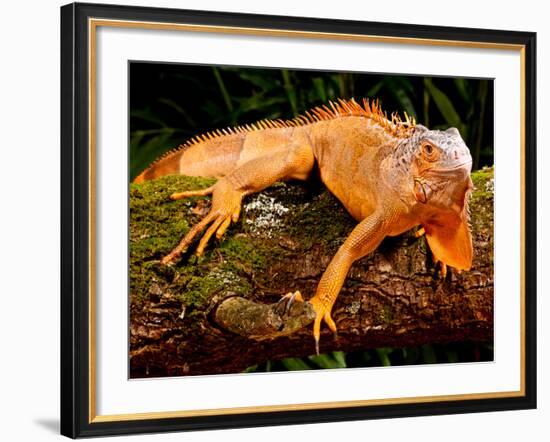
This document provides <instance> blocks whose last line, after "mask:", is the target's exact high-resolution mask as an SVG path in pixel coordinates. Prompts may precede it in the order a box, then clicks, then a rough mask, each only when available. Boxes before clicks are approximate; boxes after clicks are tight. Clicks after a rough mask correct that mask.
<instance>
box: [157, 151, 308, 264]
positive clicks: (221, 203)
mask: <svg viewBox="0 0 550 442" xmlns="http://www.w3.org/2000/svg"><path fill="white" fill-rule="evenodd" d="M314 161H315V160H314V157H313V152H312V150H311V147H310V146H309V145H304V144H302V145H291V146H290V147H289V148H288V149H286V150H282V149H281V150H278V151H275V152H273V153H272V154H270V155H265V156H262V157H259V158H255V159H252V160H250V161H248V162H246V163H244V164H243V165H242V166H240V167H238V168H237V169H235V170H234V171H232V172H231V173H229V174H228V175H226V176H225V177H223V178H221V179H220V180H218V182H217V183H216V184H214V185H213V186H211V187H209V188H208V189H204V190H197V191H188V192H180V193H175V194H172V195H171V198H172V199H174V200H176V199H181V198H187V197H191V196H206V195H209V194H212V207H211V209H210V212H209V213H208V214H207V215H206V216H205V217H204V218H203V219H202V220H201V221H200V222H199V223H198V224H197V225H195V226H194V227H193V228H192V229H191V230H190V231H189V232H188V233H187V235H185V237H184V238H183V239H182V240H181V241H180V242H179V244H178V245H177V246H176V247H175V248H174V249H173V250H172V251H171V252H170V253H169V254H168V255H166V256H165V257H164V258H163V259H162V260H161V262H162V263H163V264H170V263H172V262H174V261H176V260H177V259H178V258H179V257H180V256H181V255H182V254H183V253H184V252H185V251H186V250H187V249H188V247H189V246H190V245H191V243H192V242H193V240H194V238H195V237H196V236H197V235H198V234H200V233H201V232H202V231H203V230H204V229H205V228H206V227H207V226H208V230H207V231H206V233H205V234H204V235H203V237H202V238H201V241H200V243H199V245H198V247H197V250H196V254H197V255H198V256H200V255H201V254H202V253H203V252H204V249H205V247H206V246H207V244H208V241H209V240H210V238H211V237H212V235H213V234H214V233H216V237H217V238H218V239H219V238H221V237H222V236H223V234H224V233H225V231H226V230H227V228H228V227H229V225H230V224H231V222H236V221H237V220H238V219H239V215H240V212H241V204H242V200H243V198H244V197H245V196H246V195H249V194H251V193H255V192H259V191H261V190H263V189H265V188H266V187H268V186H270V185H271V184H273V183H275V182H276V181H279V180H285V179H306V178H307V177H308V176H309V173H310V172H311V170H312V168H313V165H314Z"/></svg>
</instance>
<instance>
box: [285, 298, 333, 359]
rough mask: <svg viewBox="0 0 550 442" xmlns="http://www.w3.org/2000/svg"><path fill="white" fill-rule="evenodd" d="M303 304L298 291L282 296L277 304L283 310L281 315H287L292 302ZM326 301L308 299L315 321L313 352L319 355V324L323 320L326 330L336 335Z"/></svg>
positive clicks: (329, 306)
mask: <svg viewBox="0 0 550 442" xmlns="http://www.w3.org/2000/svg"><path fill="white" fill-rule="evenodd" d="M296 301H298V302H305V301H304V298H303V297H302V294H301V293H300V292H299V291H296V292H290V293H287V294H286V295H284V296H283V297H282V298H281V300H280V301H279V304H280V305H281V307H282V308H283V313H282V314H287V313H288V312H289V311H290V308H291V307H292V304H293V303H294V302H296ZM327 301H328V300H325V299H323V298H322V297H321V296H319V295H315V296H314V297H313V298H311V299H309V300H308V301H307V302H309V303H310V304H311V305H312V306H313V310H314V311H315V320H314V322H313V338H314V339H315V352H316V354H319V339H320V338H321V322H322V321H323V320H324V321H325V322H326V323H327V325H328V328H330V329H331V330H332V332H333V333H337V332H338V330H337V328H336V323H335V322H334V320H333V319H332V316H331V315H330V312H331V310H332V303H330V302H327Z"/></svg>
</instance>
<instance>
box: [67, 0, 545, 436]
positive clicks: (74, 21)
mask: <svg viewBox="0 0 550 442" xmlns="http://www.w3.org/2000/svg"><path fill="white" fill-rule="evenodd" d="M92 17H93V18H103V19H116V20H132V21H146V22H160V23H187V24H196V25H210V26H231V27H240V28H256V29H279V30H292V31H306V32H316V33H335V34H354V35H370V36H373V35H374V36H390V37H399V38H416V39H418V38H420V39H429V40H446V41H455V42H476V43H489V44H509V45H519V46H522V48H523V49H522V50H523V51H524V87H525V89H524V91H525V95H524V103H525V109H524V116H525V127H524V134H525V137H524V144H525V154H524V164H525V170H524V177H525V183H524V184H525V189H524V191H525V192H524V195H525V204H524V207H525V213H524V220H525V225H524V232H525V238H524V240H525V256H524V269H525V272H524V279H525V280H524V281H523V283H524V291H525V303H524V305H525V311H524V313H525V317H524V321H525V342H524V347H523V348H524V358H525V361H524V362H525V364H524V375H525V379H524V393H525V394H524V395H523V396H516V397H495V398H482V399H472V400H453V401H438V402H437V403H435V402H424V403H409V404H407V403H405V404H391V405H372V406H364V407H363V406H354V407H335V408H323V409H317V410H288V411H273V412H257V413H246V414H224V415H217V416H195V417H166V418H158V419H155V418H151V419H139V420H119V421H116V420H115V421H106V422H104V421H94V420H93V419H92V418H91V413H90V407H91V405H90V390H89V386H90V374H89V370H88V368H89V364H90V353H89V351H90V345H89V333H90V310H89V309H90V306H89V295H90V293H89V282H90V281H89V278H90V272H89V265H90V262H89V256H90V244H89V239H88V231H89V226H90V213H89V201H90V187H89V179H88V171H89V166H90V157H89V151H88V139H89V135H90V134H89V125H88V121H89V83H88V80H89V78H88V68H89V65H88V63H89V44H88V43H89V40H88V39H89V27H88V19H89V18H92ZM536 193H537V187H536V34H535V33H532V32H512V31H501V30H488V29H468V28H449V27H440V26H421V25H408V24H394V23H375V22H359V21H343V20H327V19H313V18H301V17H283V16H267V15H252V14H235V13H221V12H206V11H191V10H179V9H166V8H148V7H133V6H117V5H98V4H97V5H96V4H78V3H73V4H69V5H66V6H63V7H62V8H61V433H62V434H63V435H65V436H68V437H71V438H76V437H88V436H104V435H116V434H136V433H145V432H167V431H183V430H200V429H221V428H239V427H251V426H266V425H286V424H298V423H315V422H331V421H346V420H358V419H376V418H390V417H406V416H426V415H439V414H451V413H475V412H483V411H497V410H517V409H529V408H536V267H537V266H536V260H537V257H536Z"/></svg>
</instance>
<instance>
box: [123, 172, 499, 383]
mask: <svg viewBox="0 0 550 442" xmlns="http://www.w3.org/2000/svg"><path fill="white" fill-rule="evenodd" d="M492 177H493V171H492V169H484V170H482V171H479V172H476V173H474V174H473V180H474V184H475V186H476V189H475V190H474V192H473V194H472V197H471V201H470V211H471V224H472V233H473V241H474V262H473V267H472V269H471V270H470V271H468V272H463V273H461V274H458V273H457V272H455V271H454V270H453V269H449V271H448V273H447V275H446V277H444V278H443V277H442V275H441V272H440V269H439V267H438V266H437V265H435V264H434V262H433V260H432V257H431V255H430V253H429V250H428V248H427V245H426V243H425V239H424V238H416V237H415V235H414V233H413V232H409V233H406V234H404V235H401V236H398V237H393V238H387V239H386V240H385V241H384V242H383V243H382V245H381V246H380V247H379V248H378V249H377V250H376V252H374V253H373V254H371V255H369V256H367V257H365V258H364V259H362V260H360V261H358V262H356V263H355V264H354V265H353V267H352V269H351V271H350V273H349V275H348V277H347V279H346V283H345V285H344V287H343V289H342V291H341V293H340V295H339V297H338V299H337V301H336V304H335V305H334V309H333V318H334V320H335V321H336V323H337V326H338V335H337V336H334V335H333V334H332V333H331V332H330V331H329V330H328V329H327V328H326V327H323V330H322V335H321V352H322V353H323V352H327V351H333V350H341V351H346V352H348V351H354V350H359V349H361V350H363V349H370V348H378V347H387V346H391V347H405V346H413V345H422V344H426V343H432V344H433V343H445V342H461V341H466V340H469V341H471V340H473V341H480V342H492V339H493V189H492ZM208 184H209V182H208V181H207V180H204V181H200V180H197V179H191V178H187V177H167V178H163V179H160V180H156V181H154V182H147V183H144V184H141V185H132V187H131V198H130V207H131V211H130V215H131V222H130V371H131V377H148V376H172V375H174V376H175V375H179V376H181V375H198V374H213V373H235V372H242V371H243V370H244V369H246V368H247V367H249V366H252V365H255V364H259V363H262V362H264V361H266V360H275V359H282V358H286V357H303V356H307V355H311V354H313V353H314V351H315V350H314V343H313V337H312V330H311V326H310V323H311V321H312V318H313V315H312V310H311V307H310V305H309V304H308V303H301V302H294V303H292V304H290V306H289V305H288V304H286V303H284V302H278V301H279V300H280V298H281V296H282V295H284V294H286V293H288V292H293V291H296V290H299V291H300V292H301V293H302V294H303V295H304V297H305V298H309V297H310V296H312V295H313V294H314V292H315V287H316V285H317V283H318V281H319V279H320V277H321V275H322V273H323V271H324V269H325V268H326V266H327V264H328V262H329V261H330V259H331V258H332V256H333V255H334V253H335V252H336V250H337V249H338V247H339V245H340V244H341V243H342V242H343V240H344V239H345V237H346V236H347V234H348V233H349V232H350V231H351V229H352V228H353V226H354V225H355V224H356V223H355V221H354V220H353V219H351V217H350V216H349V215H348V214H347V213H346V212H345V210H344V209H343V208H342V206H341V205H340V204H339V202H338V201H337V200H336V199H335V198H334V197H333V196H332V195H330V194H329V193H328V192H327V191H326V190H324V189H320V188H314V189H311V188H308V187H306V186H304V185H303V184H285V185H277V186H274V187H272V188H270V189H267V190H266V191H264V192H262V193H261V194H259V195H255V196H251V197H250V198H249V199H247V200H246V201H245V205H244V209H243V214H242V216H241V218H242V220H241V221H240V222H239V223H238V224H237V225H236V226H233V227H232V228H231V229H230V230H229V231H228V232H227V234H226V238H225V239H224V240H223V241H222V242H221V243H213V244H211V245H210V247H209V249H208V250H207V252H206V254H205V257H204V258H200V259H196V258H195V257H192V256H189V255H188V256H185V257H184V258H183V259H182V261H181V262H180V263H178V264H177V265H176V266H173V267H166V266H162V265H160V263H159V262H158V261H159V258H160V257H161V256H163V255H164V254H165V253H166V252H167V251H169V250H170V249H171V247H173V245H175V244H176V243H177V242H178V241H179V239H180V238H181V235H182V234H184V233H185V232H186V231H187V229H188V227H189V225H192V224H194V223H195V222H197V220H198V219H200V216H202V215H203V214H204V213H205V212H206V211H207V210H208V204H209V202H208V200H207V199H194V200H189V201H183V202H178V203H175V202H170V201H169V200H168V198H167V196H168V195H169V194H170V193H171V192H172V191H181V190H184V189H187V188H196V187H197V185H200V186H206V185H208ZM187 222H189V224H187Z"/></svg>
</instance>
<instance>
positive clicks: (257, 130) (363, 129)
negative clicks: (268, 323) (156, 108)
mask: <svg viewBox="0 0 550 442" xmlns="http://www.w3.org/2000/svg"><path fill="white" fill-rule="evenodd" d="M471 165H472V157H471V155H470V151H469V149H468V147H467V146H466V144H465V143H464V141H463V140H462V138H461V136H460V134H459V132H458V130H457V129H455V128H449V129H447V130H445V131H439V130H428V129H427V128H426V127H424V126H422V125H420V124H416V122H415V121H414V119H412V118H409V117H408V116H407V114H405V119H404V120H403V119H401V118H400V117H399V116H398V115H397V114H395V113H394V114H392V115H391V116H390V117H388V116H387V114H386V113H385V112H383V111H382V110H381V107H380V105H379V102H378V101H369V100H366V99H364V100H363V101H362V102H361V104H360V103H358V102H357V101H355V100H354V99H350V100H342V99H340V100H338V101H337V102H329V104H328V106H327V105H323V106H320V107H316V108H314V109H312V110H310V111H308V112H306V113H305V114H304V115H300V116H297V117H295V118H294V119H292V120H262V121H259V122H257V123H254V124H252V125H246V126H238V127H234V128H228V129H222V130H216V131H214V132H210V133H205V134H202V135H198V136H196V137H195V138H193V139H191V140H189V141H188V142H187V143H185V144H183V145H182V146H180V147H179V148H177V149H175V150H173V151H171V152H169V153H168V154H166V155H164V156H162V157H161V158H159V159H158V160H157V161H155V162H154V163H153V164H151V165H150V166H149V167H148V168H147V169H146V170H145V171H143V172H142V173H141V174H140V175H139V176H138V177H137V178H136V179H135V180H134V182H135V183H140V182H142V181H145V180H150V179H154V178H158V177H161V176H164V175H169V174H182V175H188V176H202V177H213V178H217V182H216V183H215V184H214V185H212V186H211V187H209V188H207V189H203V190H196V191H187V192H180V193H174V194H172V195H171V199H172V200H178V199H182V198H188V197H193V196H206V195H212V206H211V208H210V211H209V213H208V214H207V215H206V216H205V217H204V218H203V219H202V220H201V221H200V222H199V223H197V224H196V225H195V226H194V227H193V228H192V229H191V230H190V231H189V232H188V233H187V235H185V237H184V238H183V239H182V240H181V241H180V242H179V244H178V245H177V246H176V247H175V248H174V249H173V250H172V251H171V252H170V253H168V255H166V256H165V257H164V258H163V259H162V263H163V264H170V263H173V262H174V261H176V260H177V259H178V258H180V256H181V255H182V253H184V252H185V251H186V250H187V249H188V247H189V246H190V245H191V243H192V241H193V239H194V238H195V237H196V236H197V235H199V234H200V233H201V232H202V231H203V230H204V229H206V228H207V227H208V229H207V230H206V233H205V234H204V235H203V236H202V238H201V240H200V242H199V245H198V247H197V249H196V254H197V255H201V254H202V253H203V251H204V249H205V247H206V245H207V243H208V241H209V240H210V238H211V237H212V235H213V234H214V233H215V234H216V237H217V238H218V239H219V238H221V237H222V236H223V235H224V233H225V231H226V230H227V228H228V227H229V225H230V224H231V222H236V221H237V220H238V218H239V214H240V211H241V204H242V200H243V198H244V197H245V196H246V195H249V194H251V193H255V192H260V191H261V190H263V189H265V188H266V187H268V186H270V185H271V184H273V183H275V182H276V181H280V180H307V179H308V178H310V177H311V176H312V175H313V174H314V172H315V173H317V172H318V174H319V175H320V178H321V180H322V181H323V183H324V184H325V185H326V186H327V188H328V189H329V191H330V192H331V193H333V194H334V195H335V196H336V197H337V198H338V199H339V200H340V201H341V203H342V204H343V205H344V207H345V208H346V209H347V211H348V212H349V213H350V214H351V215H352V216H353V217H354V218H355V219H356V220H357V221H358V224H357V226H356V227H355V228H354V229H353V231H352V232H351V234H350V235H349V236H348V237H347V239H346V240H345V242H344V243H343V244H342V246H341V247H340V248H339V250H338V251H337V253H336V255H335V256H334V257H333V259H332V261H331V262H330V263H329V265H328V267H327V268H326V270H325V272H324V274H323V276H322V277H321V280H320V282H319V284H318V286H317V290H316V293H315V295H314V296H313V297H312V298H310V299H309V302H310V303H311V304H312V306H313V309H314V311H315V320H314V325H313V335H314V338H315V347H316V350H317V352H318V351H319V337H320V327H321V321H322V320H324V321H325V322H326V324H327V325H328V327H329V328H330V329H331V330H332V331H333V332H336V324H335V322H334V320H333V319H332V317H331V310H332V306H333V304H334V302H335V300H336V298H337V296H338V293H339V291H340V289H341V287H342V285H343V283H344V280H345V278H346V275H347V273H348V271H349V269H350V267H351V265H352V264H353V262H354V261H356V260H358V259H360V258H362V257H364V256H365V255H367V254H368V253H370V252H372V251H373V250H375V249H376V248H377V247H378V245H379V244H380V243H381V241H382V240H383V239H384V237H386V236H394V235H399V234H401V233H403V232H405V231H407V230H409V229H412V228H415V227H418V231H417V236H420V235H422V234H425V235H426V238H427V242H428V244H429V247H430V249H431V251H432V254H433V256H434V260H435V261H436V262H440V263H441V265H442V272H443V273H444V272H446V266H452V267H454V268H456V269H457V270H459V271H460V270H469V269H470V267H471V264H472V254H473V252H472V240H471V235H470V229H469V224H468V222H469V213H468V195H469V193H470V191H471V189H472V187H473V185H472V181H471V179H470V171H471ZM284 298H286V301H285V302H294V301H297V302H300V301H301V302H303V298H302V297H301V294H300V293H299V292H295V293H289V294H288V295H286V296H285V297H284Z"/></svg>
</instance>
